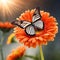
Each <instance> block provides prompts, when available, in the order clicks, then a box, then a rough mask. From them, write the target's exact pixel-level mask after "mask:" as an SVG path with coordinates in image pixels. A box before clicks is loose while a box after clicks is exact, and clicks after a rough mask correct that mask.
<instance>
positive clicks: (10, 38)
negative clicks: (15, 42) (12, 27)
mask: <svg viewBox="0 0 60 60" xmlns="http://www.w3.org/2000/svg"><path fill="white" fill-rule="evenodd" d="M14 36H15V35H14V33H12V34H10V36H9V37H8V39H7V44H10V43H11V41H12V38H13V37H14Z"/></svg>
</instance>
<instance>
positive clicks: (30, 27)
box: [25, 25, 35, 36]
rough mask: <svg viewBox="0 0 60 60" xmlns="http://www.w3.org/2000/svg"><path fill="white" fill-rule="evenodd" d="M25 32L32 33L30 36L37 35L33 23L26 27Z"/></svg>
mask: <svg viewBox="0 0 60 60" xmlns="http://www.w3.org/2000/svg"><path fill="white" fill-rule="evenodd" d="M25 32H26V33H27V34H28V35H30V36H33V35H35V29H34V26H33V25H29V26H27V27H26V28H25Z"/></svg>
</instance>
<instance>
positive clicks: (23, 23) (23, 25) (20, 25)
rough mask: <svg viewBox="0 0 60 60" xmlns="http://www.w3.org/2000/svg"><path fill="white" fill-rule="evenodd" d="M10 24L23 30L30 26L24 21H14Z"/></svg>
mask: <svg viewBox="0 0 60 60" xmlns="http://www.w3.org/2000/svg"><path fill="white" fill-rule="evenodd" d="M12 24H14V25H17V26H19V27H21V28H23V29H24V28H25V27H26V26H28V25H30V24H31V23H30V22H28V21H25V20H20V21H19V20H16V21H13V22H12Z"/></svg>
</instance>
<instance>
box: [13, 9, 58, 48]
mask: <svg viewBox="0 0 60 60" xmlns="http://www.w3.org/2000/svg"><path fill="white" fill-rule="evenodd" d="M34 11H35V10H31V11H30V10H28V11H25V13H23V14H21V16H20V17H19V18H18V20H27V21H30V22H32V17H33V14H34ZM40 14H41V16H42V17H41V20H42V21H43V22H44V30H42V31H38V32H36V35H35V36H28V35H27V34H26V33H25V31H24V29H22V28H20V27H15V29H14V33H15V36H16V38H17V40H19V42H21V43H24V45H26V46H28V47H36V46H37V45H46V44H47V42H48V41H53V40H54V37H55V35H56V33H57V32H58V26H57V21H56V18H54V17H53V16H50V13H48V12H44V11H40Z"/></svg>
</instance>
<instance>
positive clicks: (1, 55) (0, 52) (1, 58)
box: [0, 46, 4, 60]
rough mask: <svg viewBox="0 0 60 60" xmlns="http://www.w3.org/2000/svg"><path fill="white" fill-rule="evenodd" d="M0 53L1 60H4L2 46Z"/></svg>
mask: <svg viewBox="0 0 60 60" xmlns="http://www.w3.org/2000/svg"><path fill="white" fill-rule="evenodd" d="M0 53H1V59H2V60H4V59H3V49H2V46H0Z"/></svg>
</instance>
